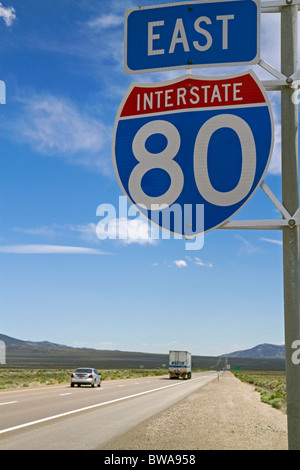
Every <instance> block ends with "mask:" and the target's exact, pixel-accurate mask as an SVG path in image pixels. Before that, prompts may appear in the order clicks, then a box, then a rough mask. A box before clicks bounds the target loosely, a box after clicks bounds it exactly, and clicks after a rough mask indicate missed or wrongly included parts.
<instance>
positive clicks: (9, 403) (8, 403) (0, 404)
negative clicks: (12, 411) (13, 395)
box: [0, 401, 18, 406]
mask: <svg viewBox="0 0 300 470" xmlns="http://www.w3.org/2000/svg"><path fill="white" fill-rule="evenodd" d="M13 403H18V402H17V401H7V402H6V403H0V406H2V405H12V404H13Z"/></svg>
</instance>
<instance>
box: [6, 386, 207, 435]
mask: <svg viewBox="0 0 300 470" xmlns="http://www.w3.org/2000/svg"><path fill="white" fill-rule="evenodd" d="M201 378H202V377H199V378H197V379H192V380H199V379H201ZM183 384H186V382H180V383H176V384H172V385H166V386H164V387H159V388H153V389H152V390H146V391H145V392H140V393H135V394H134V395H128V396H127V397H121V398H116V399H115V400H109V401H106V402H103V403H97V404H96V405H90V406H86V407H84V408H78V409H77V410H72V411H66V412H65V413H60V414H58V415H54V416H48V417H47V418H41V419H37V420H36V421H30V422H29V423H24V424H19V425H17V426H12V427H11V428H7V429H2V430H0V434H4V433H6V432H9V431H16V430H17V429H22V428H26V427H28V426H33V425H34V424H39V423H44V422H46V421H51V420H53V419H57V418H62V417H63V416H68V415H71V414H75V413H79V412H81V411H86V410H91V409H93V408H98V407H100V406H104V405H109V404H111V403H116V402H118V401H123V400H128V399H129V398H134V397H138V396H140V395H146V394H147V393H152V392H156V391H157V390H162V389H164V388H170V387H176V385H183Z"/></svg>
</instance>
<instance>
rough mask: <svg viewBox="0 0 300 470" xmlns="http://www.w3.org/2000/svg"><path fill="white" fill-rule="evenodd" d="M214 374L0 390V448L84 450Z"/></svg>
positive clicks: (209, 379) (190, 391)
mask: <svg viewBox="0 0 300 470" xmlns="http://www.w3.org/2000/svg"><path fill="white" fill-rule="evenodd" d="M216 376H217V373H216V372H213V371H212V372H201V373H197V374H193V377H192V379H191V380H170V379H169V378H168V377H167V376H164V377H144V378H138V379H127V380H125V379H124V380H113V381H107V382H106V381H102V385H101V387H100V388H98V387H96V388H91V387H88V386H81V387H76V386H75V387H73V388H71V387H70V386H69V385H58V386H45V387H39V388H32V389H20V390H2V391H0V450H89V449H95V448H98V449H99V448H101V445H104V444H105V443H106V442H107V441H109V440H110V439H112V438H114V437H116V436H118V435H120V434H122V433H124V432H126V431H128V430H129V429H130V428H132V427H133V426H135V425H137V424H139V423H141V422H142V421H144V420H145V419H148V418H150V417H151V416H153V415H155V414H156V413H158V412H160V411H162V410H163V409H165V408H168V407H169V406H171V405H173V404H174V403H176V402H177V401H179V400H181V399H183V398H184V397H186V396H187V395H189V394H190V393H192V392H193V391H195V390H197V389H198V388H199V387H201V386H203V385H205V384H207V383H208V382H210V381H211V380H213V379H215V378H216Z"/></svg>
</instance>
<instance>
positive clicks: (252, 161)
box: [128, 114, 256, 210]
mask: <svg viewBox="0 0 300 470" xmlns="http://www.w3.org/2000/svg"><path fill="white" fill-rule="evenodd" d="M224 123H225V124H224ZM224 127H227V128H230V129H232V130H233V131H235V132H236V134H237V136H238V138H239V140H240V144H241V150H242V168H241V175H240V179H239V182H238V184H237V185H236V186H235V188H233V189H232V190H230V191H226V192H222V191H218V190H217V189H215V188H214V187H213V186H212V184H211V181H210V178H209V173H208V166H207V154H208V146H209V142H210V139H211V137H212V135H213V134H214V132H215V131H217V130H218V129H221V128H224ZM153 134H162V135H164V136H165V137H166V139H167V145H166V147H165V149H164V150H162V151H161V152H159V153H151V152H149V151H148V150H147V149H146V147H145V144H146V141H147V139H148V138H149V137H150V136H151V135H153ZM180 145H181V138H180V134H179V131H178V129H177V128H176V127H175V126H174V125H173V124H171V123H170V122H168V121H163V120H154V121H151V122H148V123H147V124H145V125H144V126H142V127H141V128H140V129H139V131H138V132H137V133H136V135H135V137H134V140H133V143H132V150H133V154H134V156H135V158H136V159H137V160H138V162H139V163H138V164H137V165H136V166H135V167H134V169H133V170H132V172H131V174H130V178H129V182H128V185H129V191H130V194H131V197H132V199H133V200H134V201H135V202H136V203H138V204H141V205H144V206H145V207H146V208H147V209H149V210H151V209H152V210H153V205H156V206H155V207H156V209H158V207H157V205H161V204H165V205H167V206H170V205H172V204H173V203H174V202H175V201H176V199H177V198H178V197H179V196H180V194H181V191H182V189H183V185H184V176H183V172H182V169H181V167H180V165H179V164H178V163H177V162H175V161H174V158H175V157H176V155H177V154H178V152H179V149H180ZM155 168H159V169H162V170H165V171H166V172H167V173H168V174H169V176H170V179H171V183H170V186H169V188H168V189H167V191H165V193H163V194H161V195H160V196H154V197H153V196H148V195H147V194H146V193H145V192H144V191H143V189H142V187H141V181H142V178H143V176H144V175H145V173H147V172H148V171H150V170H153V169H155ZM255 172H256V146H255V142H254V137H253V133H252V131H251V129H250V127H249V125H248V124H247V122H246V121H244V120H243V119H241V118H240V117H238V116H235V115H233V114H220V115H218V116H214V117H212V118H210V119H208V120H207V121H206V122H205V123H204V124H203V125H202V127H200V129H199V132H198V134H197V137H196V140H195V146H194V176H195V182H196V185H197V188H198V191H199V193H200V194H201V195H202V196H203V198H204V199H205V200H206V201H208V202H210V203H211V204H214V205H217V206H231V205H233V204H236V203H238V202H240V201H241V200H242V199H243V198H244V197H246V196H247V195H248V193H249V191H250V190H251V187H252V185H253V182H254V177H255Z"/></svg>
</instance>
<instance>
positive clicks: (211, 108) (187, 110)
mask: <svg viewBox="0 0 300 470" xmlns="http://www.w3.org/2000/svg"><path fill="white" fill-rule="evenodd" d="M261 106H268V104H267V103H266V102H263V103H246V104H236V105H224V106H207V107H203V108H200V107H199V108H184V109H177V110H176V109H175V110H174V109H170V110H165V111H157V112H154V113H145V114H142V113H140V114H134V115H131V116H120V117H119V121H124V120H126V119H138V118H144V117H150V116H154V117H155V116H162V115H164V114H179V113H191V112H196V111H217V110H220V111H222V110H226V109H231V110H234V109H241V108H256V107H261Z"/></svg>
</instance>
